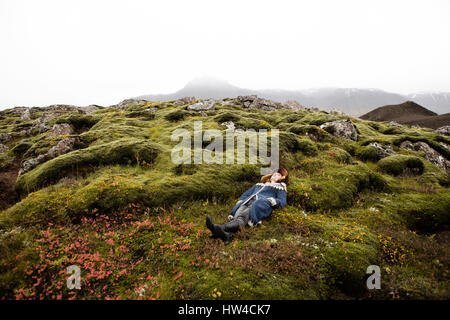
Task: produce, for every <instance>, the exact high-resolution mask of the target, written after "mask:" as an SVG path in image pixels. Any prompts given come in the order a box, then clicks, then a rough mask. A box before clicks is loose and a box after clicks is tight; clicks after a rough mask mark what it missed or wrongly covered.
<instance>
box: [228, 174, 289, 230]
mask: <svg viewBox="0 0 450 320" xmlns="http://www.w3.org/2000/svg"><path fill="white" fill-rule="evenodd" d="M253 197H256V200H255V201H254V202H253V203H252V206H251V208H250V221H249V225H250V226H253V225H256V224H259V223H261V221H262V220H263V219H265V218H267V217H268V216H270V214H271V213H272V211H273V209H276V208H279V207H284V206H286V198H287V190H286V184H285V183H284V182H281V183H278V182H277V183H272V182H266V183H261V182H260V183H257V184H255V185H254V186H253V187H251V188H250V189H248V190H247V191H245V192H244V193H243V194H242V195H241V197H240V200H239V201H238V202H237V203H236V205H235V206H234V207H233V209H231V212H230V216H233V217H234V215H235V213H236V211H237V209H239V207H240V206H241V205H242V204H245V203H246V202H247V201H248V200H250V199H251V198H253Z"/></svg>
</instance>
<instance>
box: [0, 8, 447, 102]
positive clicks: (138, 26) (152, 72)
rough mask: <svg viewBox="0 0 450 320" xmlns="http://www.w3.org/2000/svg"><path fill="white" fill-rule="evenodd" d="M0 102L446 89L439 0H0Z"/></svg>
mask: <svg viewBox="0 0 450 320" xmlns="http://www.w3.org/2000/svg"><path fill="white" fill-rule="evenodd" d="M0 44H1V47H0V108H5V107H12V106H17V105H24V106H45V105H49V104H54V103H66V104H74V105H88V104H100V105H105V106H107V105H111V104H114V103H117V102H120V101H121V100H123V99H125V98H128V97H133V96H138V95H142V94H155V93H170V92H174V91H176V90H178V89H180V88H181V87H183V86H184V85H185V84H186V83H187V82H188V81H189V80H191V79H193V78H196V77H199V76H203V75H209V76H215V77H218V78H220V79H224V80H227V81H229V82H230V83H231V84H234V85H237V86H240V87H245V88H251V89H266V88H279V89H308V88H314V87H330V86H332V87H356V88H380V89H383V90H386V91H392V92H398V93H411V92H418V91H421V92H422V91H450V1H449V0H441V1H439V0H423V1H415V0H405V1H401V0H389V1H384V0H374V1H364V0H354V1H353V0H348V1H347V0H339V1H335V0H331V1H325V0H324V1H321V0H314V1H313V0H310V1H298V0H297V1H281V0H276V1H262V0H258V1H245V0H238V1H234V0H226V1H220V2H219V1H214V0H205V1H200V0H199V1H195V0H194V1H192V0H189V1H187V0H184V1H174V0H164V1H133V0H126V1H125V0H124V1H112V0H107V1H95V0H87V1H84V0H74V1H64V0H55V1H49V0H39V1H32V0H31V1H21V0H10V1H8V0H0Z"/></svg>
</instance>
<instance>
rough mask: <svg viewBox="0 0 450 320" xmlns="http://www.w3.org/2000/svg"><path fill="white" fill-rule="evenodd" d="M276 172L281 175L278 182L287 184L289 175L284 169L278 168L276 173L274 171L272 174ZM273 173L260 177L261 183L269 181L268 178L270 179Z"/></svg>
mask: <svg viewBox="0 0 450 320" xmlns="http://www.w3.org/2000/svg"><path fill="white" fill-rule="evenodd" d="M276 172H278V173H279V174H281V175H282V177H281V179H280V181H279V182H284V183H286V184H288V183H289V173H288V172H287V170H286V169H285V168H279V169H278V170H277V171H275V172H274V173H276ZM272 175H273V173H270V174H266V175H265V176H262V177H261V182H262V183H266V182H267V181H270V178H271V177H272Z"/></svg>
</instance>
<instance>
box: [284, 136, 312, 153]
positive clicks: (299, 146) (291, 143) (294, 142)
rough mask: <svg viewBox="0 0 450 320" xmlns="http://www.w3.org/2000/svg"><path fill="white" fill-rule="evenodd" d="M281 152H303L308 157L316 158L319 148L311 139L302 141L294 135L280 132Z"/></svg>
mask: <svg viewBox="0 0 450 320" xmlns="http://www.w3.org/2000/svg"><path fill="white" fill-rule="evenodd" d="M279 139H280V151H284V152H297V151H301V152H302V153H303V154H305V155H308V156H315V155H317V153H318V149H317V146H316V144H315V143H314V142H312V141H311V140H309V139H300V138H298V137H297V136H296V135H295V134H294V133H290V132H280V133H279Z"/></svg>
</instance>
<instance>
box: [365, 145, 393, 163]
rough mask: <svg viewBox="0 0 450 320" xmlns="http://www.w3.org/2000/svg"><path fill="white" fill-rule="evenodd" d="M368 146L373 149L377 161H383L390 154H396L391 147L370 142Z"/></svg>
mask: <svg viewBox="0 0 450 320" xmlns="http://www.w3.org/2000/svg"><path fill="white" fill-rule="evenodd" d="M369 146H372V147H374V148H375V150H376V152H377V155H378V158H379V159H383V158H386V157H387V156H390V155H392V154H396V152H395V151H394V150H393V149H392V146H391V145H389V146H383V145H381V144H379V143H377V142H371V143H369Z"/></svg>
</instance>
